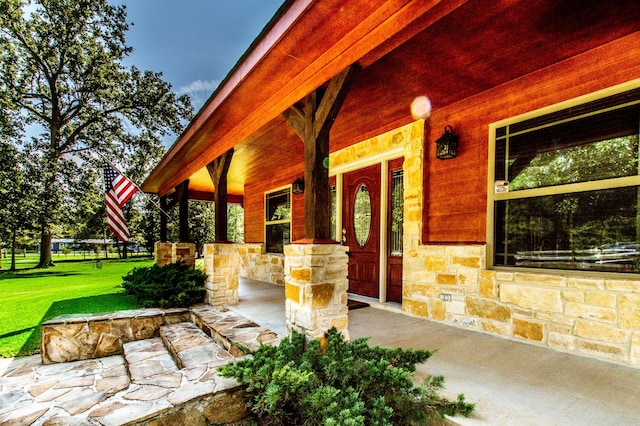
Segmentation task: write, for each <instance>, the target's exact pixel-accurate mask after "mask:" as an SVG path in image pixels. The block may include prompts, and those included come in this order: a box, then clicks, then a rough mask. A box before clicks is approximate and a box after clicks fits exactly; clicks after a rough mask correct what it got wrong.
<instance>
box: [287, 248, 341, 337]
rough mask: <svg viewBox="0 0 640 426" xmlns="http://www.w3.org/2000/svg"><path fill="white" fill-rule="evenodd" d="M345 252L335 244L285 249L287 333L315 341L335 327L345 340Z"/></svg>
mask: <svg viewBox="0 0 640 426" xmlns="http://www.w3.org/2000/svg"><path fill="white" fill-rule="evenodd" d="M347 249H348V247H346V246H343V245H340V244H338V243H335V244H296V243H293V244H290V245H287V246H285V248H284V254H285V261H284V269H285V290H284V291H285V298H286V299H285V303H286V306H285V311H286V315H287V331H289V332H291V330H296V331H297V332H300V333H304V334H305V335H307V336H308V337H310V338H312V339H315V338H319V337H322V336H323V335H324V333H325V332H327V331H328V330H330V329H331V328H333V327H335V328H336V329H337V330H338V331H340V332H341V333H342V335H343V336H344V337H345V339H349V332H348V330H347V327H348V325H349V315H348V312H349V310H348V308H347V298H348V296H347V288H348V287H349V280H348V279H347V269H348V264H347V262H348V260H349V258H348V257H347Z"/></svg>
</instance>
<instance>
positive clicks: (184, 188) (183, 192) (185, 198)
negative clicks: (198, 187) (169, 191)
mask: <svg viewBox="0 0 640 426" xmlns="http://www.w3.org/2000/svg"><path fill="white" fill-rule="evenodd" d="M176 198H177V200H178V203H179V209H180V229H179V234H178V235H179V237H178V239H179V240H180V242H182V243H188V242H189V179H187V180H185V181H184V182H182V183H181V184H180V185H178V186H176Z"/></svg>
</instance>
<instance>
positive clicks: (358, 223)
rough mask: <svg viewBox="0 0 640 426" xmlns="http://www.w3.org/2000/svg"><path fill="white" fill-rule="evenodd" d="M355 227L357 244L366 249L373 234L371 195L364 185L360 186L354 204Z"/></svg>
mask: <svg viewBox="0 0 640 426" xmlns="http://www.w3.org/2000/svg"><path fill="white" fill-rule="evenodd" d="M353 227H354V230H355V237H356V242H357V243H358V245H359V246H360V247H364V245H365V244H366V243H367V240H368V239H369V233H370V232H371V195H370V194H369V189H368V188H367V187H366V186H365V185H364V184H363V185H360V187H359V188H358V190H357V191H356V199H355V201H354V204H353Z"/></svg>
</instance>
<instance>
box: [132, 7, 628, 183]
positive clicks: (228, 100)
mask: <svg viewBox="0 0 640 426" xmlns="http://www.w3.org/2000/svg"><path fill="white" fill-rule="evenodd" d="M636 31H640V6H639V5H638V4H637V0H626V1H625V0H620V1H615V2H602V1H595V0H586V1H580V2H576V1H569V0H566V1H558V0H539V1H535V2H531V1H526V0H521V1H515V0H512V1H496V0H473V1H465V0H442V1H436V0H433V1H425V0H414V1H409V0H404V1H383V0H375V1H372V0H321V1H311V0H304V1H293V2H290V3H287V4H285V6H284V7H283V9H282V12H281V13H279V15H277V16H276V18H275V19H274V21H272V23H271V24H270V25H269V27H268V28H267V29H266V30H265V32H263V34H262V35H261V37H259V39H258V40H257V41H256V43H254V46H252V49H250V50H249V51H248V52H247V54H245V57H244V58H243V59H242V60H241V61H240V62H239V64H238V65H237V66H236V68H235V69H234V70H233V71H232V72H231V73H230V74H229V76H228V77H227V79H226V80H225V82H224V83H223V84H222V85H221V86H220V88H219V89H218V90H217V91H216V92H215V93H214V94H213V96H212V97H211V98H210V99H209V101H208V103H207V104H206V105H205V106H204V107H203V108H202V110H201V111H200V112H199V113H198V115H197V117H196V118H195V119H194V120H193V121H192V122H191V124H190V126H189V127H188V128H187V130H186V131H185V132H184V133H183V135H182V136H181V137H180V138H179V139H178V141H177V142H176V143H175V144H174V146H173V147H172V148H171V150H170V151H169V152H168V153H167V155H166V156H165V157H164V159H163V160H162V161H161V162H160V164H159V165H158V166H157V167H156V169H155V170H154V171H153V172H152V173H151V175H150V176H149V177H148V178H147V180H146V181H145V183H144V185H143V189H144V190H145V191H147V192H153V193H159V194H160V195H164V194H167V193H169V192H171V191H172V189H173V188H174V187H175V186H176V185H178V184H179V183H180V182H182V181H184V180H185V179H190V184H189V187H190V191H191V190H193V191H200V192H203V193H212V192H213V191H214V188H213V185H212V183H211V180H210V179H209V176H208V173H207V171H206V169H205V166H206V164H207V163H209V162H211V161H212V160H214V159H215V158H217V157H218V156H220V155H221V154H223V153H224V152H225V151H227V150H228V149H230V148H231V147H234V148H235V153H234V156H233V160H232V162H231V167H230V170H229V174H228V185H229V188H228V190H229V193H230V194H242V193H243V192H244V184H245V182H248V181H250V180H254V179H260V178H264V177H267V176H268V175H269V173H270V170H272V169H273V167H282V166H289V165H294V164H300V163H302V162H303V146H302V142H301V141H300V140H299V139H298V137H297V136H296V135H295V133H294V132H293V131H292V130H291V129H290V128H289V127H288V125H287V124H286V122H285V121H284V119H283V118H282V116H281V113H282V111H284V110H285V109H286V108H288V107H289V106H291V105H293V104H295V103H296V102H298V101H299V100H300V99H302V98H303V97H304V96H305V95H306V94H307V93H309V92H311V91H312V90H314V89H316V88H317V87H319V86H321V85H322V84H324V83H325V82H326V81H327V80H329V79H330V78H331V77H333V76H334V75H336V74H337V73H338V72H340V71H341V70H343V69H344V68H346V67H347V66H349V65H351V64H352V63H356V62H357V63H358V64H359V65H360V66H361V67H362V70H361V72H360V73H359V74H358V76H357V77H356V80H355V81H354V83H353V85H352V87H351V91H350V92H349V95H348V97H347V99H346V101H345V103H344V105H343V107H342V109H341V111H340V114H339V115H338V118H337V120H336V121H335V123H334V125H333V128H332V131H331V150H332V151H333V150H336V149H340V148H343V147H345V146H348V145H350V144H352V143H354V142H357V141H360V140H363V139H366V138H369V137H372V136H375V135H377V134H380V133H382V132H385V131H387V130H390V129H393V128H395V127H398V126H400V125H403V124H406V123H408V122H410V121H412V118H411V115H410V111H409V105H410V103H411V101H412V100H413V99H414V98H415V97H416V96H418V95H427V96H428V97H429V98H430V99H431V102H432V104H433V108H434V110H435V109H438V108H442V107H445V106H447V105H450V104H452V103H455V102H458V101H461V100H463V99H466V98H468V97H470V96H473V95H475V94H477V93H481V92H483V91H486V90H488V89H491V88H492V87H495V86H498V85H501V84H504V83H506V82H509V81H511V80H514V79H517V78H519V77H521V76H524V75H526V74H529V73H532V72H534V71H536V70H539V69H542V68H545V67H547V66H550V65H552V64H554V63H557V62H559V61H562V60H564V59H567V58H570V57H572V56H575V55H577V54H580V53H582V52H585V51H588V50H591V49H593V48H595V47H598V46H600V45H603V44H606V43H608V42H611V41H613V40H616V39H618V38H620V37H623V36H625V35H628V34H631V33H633V32H636ZM603 61H606V58H603Z"/></svg>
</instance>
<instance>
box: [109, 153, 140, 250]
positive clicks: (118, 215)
mask: <svg viewBox="0 0 640 426" xmlns="http://www.w3.org/2000/svg"><path fill="white" fill-rule="evenodd" d="M104 182H105V190H106V192H107V195H106V204H107V222H108V223H109V229H110V230H111V232H113V233H114V234H115V236H116V237H118V240H120V241H121V242H123V243H124V242H126V241H128V240H129V236H130V234H129V229H128V228H127V223H126V222H125V220H124V216H123V215H122V206H124V205H125V204H126V202H127V201H129V199H130V198H131V197H132V196H133V194H135V192H136V191H137V190H138V187H137V186H136V185H135V184H134V183H133V182H131V181H130V180H129V179H127V178H126V177H125V176H124V175H123V174H122V173H120V172H119V171H118V170H116V169H115V168H114V167H113V166H111V165H110V164H108V163H106V162H105V163H104Z"/></svg>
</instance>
